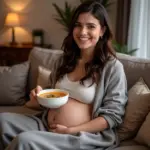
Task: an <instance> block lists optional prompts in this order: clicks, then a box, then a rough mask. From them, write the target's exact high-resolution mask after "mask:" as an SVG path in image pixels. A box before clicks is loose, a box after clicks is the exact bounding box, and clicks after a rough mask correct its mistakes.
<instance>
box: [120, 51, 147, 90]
mask: <svg viewBox="0 0 150 150" xmlns="http://www.w3.org/2000/svg"><path fill="white" fill-rule="evenodd" d="M117 56H118V58H119V60H120V61H121V62H122V63H123V66H124V69H125V74H126V77H127V81H128V89H130V88H131V87H132V86H133V85H134V83H135V82H136V81H137V80H138V79H139V78H140V77H142V78H143V79H144V81H145V83H146V84H147V85H148V87H149V88H150V79H149V73H150V59H145V58H138V57H135V56H129V55H126V54H122V53H117Z"/></svg>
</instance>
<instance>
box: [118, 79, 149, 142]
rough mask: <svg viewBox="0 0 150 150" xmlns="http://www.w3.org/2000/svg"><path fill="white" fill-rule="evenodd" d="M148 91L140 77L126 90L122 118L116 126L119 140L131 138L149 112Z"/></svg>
mask: <svg viewBox="0 0 150 150" xmlns="http://www.w3.org/2000/svg"><path fill="white" fill-rule="evenodd" d="M148 93H150V90H149V88H148V86H147V85H146V84H145V82H144V80H143V79H142V78H140V79H139V81H137V82H136V83H135V85H134V86H133V87H132V88H131V89H130V90H129V91H128V102H127V106H126V112H125V116H124V120H123V123H122V124H121V126H120V127H119V128H118V135H119V139H120V140H121V141H123V140H127V139H130V138H133V137H134V136H135V135H136V133H137V131H138V130H139V128H140V127H141V125H142V123H143V121H144V120H145V117H146V116H147V114H148V113H149V111H150V98H149V97H148V96H147V94H148Z"/></svg>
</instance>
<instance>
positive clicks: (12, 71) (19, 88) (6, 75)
mask: <svg viewBox="0 0 150 150" xmlns="http://www.w3.org/2000/svg"><path fill="white" fill-rule="evenodd" d="M28 73H29V62H28V61H26V62H23V63H21V64H16V65H13V66H0V105H1V106H6V105H7V106H8V105H9V106H12V105H23V104H25V102H26V100H25V99H26V94H27V93H26V92H27V91H26V86H27V79H28Z"/></svg>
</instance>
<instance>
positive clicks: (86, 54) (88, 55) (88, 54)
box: [80, 51, 94, 63]
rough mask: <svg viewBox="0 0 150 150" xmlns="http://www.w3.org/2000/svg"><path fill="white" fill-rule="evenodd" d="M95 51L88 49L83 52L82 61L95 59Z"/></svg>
mask: <svg viewBox="0 0 150 150" xmlns="http://www.w3.org/2000/svg"><path fill="white" fill-rule="evenodd" d="M93 55H94V54H93V52H92V51H89V52H88V51H86V52H83V51H82V52H81V59H80V60H81V61H82V62H84V63H87V62H89V61H91V60H92V59H93Z"/></svg>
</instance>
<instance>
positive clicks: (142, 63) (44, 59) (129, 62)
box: [0, 47, 150, 150]
mask: <svg viewBox="0 0 150 150" xmlns="http://www.w3.org/2000/svg"><path fill="white" fill-rule="evenodd" d="M61 53H62V52H61V51H60V50H49V49H42V48H37V47H35V48H33V50H32V51H31V53H30V56H29V60H28V62H27V63H28V64H29V70H28V76H27V78H26V80H27V82H24V83H25V84H26V85H27V86H26V87H27V88H26V91H25V93H26V95H28V94H29V91H30V90H31V89H32V88H34V87H35V86H36V84H37V78H38V66H39V65H40V66H44V67H46V68H47V69H51V67H52V66H53V62H54V61H55V60H56V59H57V57H58V56H59V55H60V54H61ZM117 55H118V58H119V59H120V61H121V62H122V63H123V65H124V68H125V73H126V77H127V82H128V90H129V89H130V88H131V87H132V86H133V85H134V84H135V83H136V81H137V80H138V79H139V78H140V77H142V78H143V79H144V81H145V83H146V84H147V86H148V87H149V88H150V79H149V74H150V60H146V59H141V58H136V57H132V56H128V55H124V54H117ZM4 82H5V81H4ZM0 94H1V93H0ZM0 98H1V97H0ZM26 99H28V98H27V97H26V98H25V100H23V101H24V103H22V104H20V103H19V104H18V103H14V104H12V105H10V104H8V105H6V104H3V103H0V105H1V106H0V112H15V113H22V114H36V113H38V112H39V110H36V109H31V108H27V106H26V105H24V104H25V101H26ZM0 101H2V100H1V99H0ZM148 134H150V133H148ZM135 136H136V135H135ZM134 139H135V138H134V137H132V139H126V140H124V141H121V144H120V146H119V147H118V148H116V150H149V149H150V147H148V145H146V144H145V145H144V144H141V143H139V142H137V141H136V140H134ZM149 141H150V139H149ZM149 146H150V145H149Z"/></svg>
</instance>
